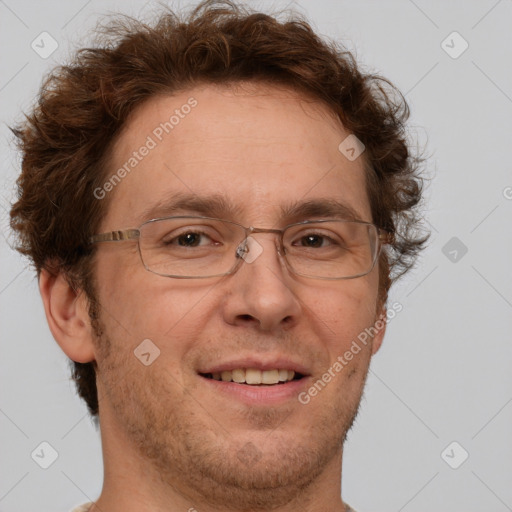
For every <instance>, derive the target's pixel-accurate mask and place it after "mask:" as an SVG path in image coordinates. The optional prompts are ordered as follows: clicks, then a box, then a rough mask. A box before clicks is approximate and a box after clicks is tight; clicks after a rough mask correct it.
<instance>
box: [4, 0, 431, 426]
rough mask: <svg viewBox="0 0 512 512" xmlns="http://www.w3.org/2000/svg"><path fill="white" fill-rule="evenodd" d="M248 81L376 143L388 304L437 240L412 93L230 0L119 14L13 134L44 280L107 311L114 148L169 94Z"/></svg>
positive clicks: (299, 24) (34, 253) (81, 389)
mask: <svg viewBox="0 0 512 512" xmlns="http://www.w3.org/2000/svg"><path fill="white" fill-rule="evenodd" d="M241 81H263V82H266V83H268V84H271V85H272V84H275V85H280V86H286V87H290V88H293V89H294V90H297V91H299V92H302V93H303V94H306V95H307V96H309V97H313V98H316V99H318V100H321V101H323V102H324V103H325V104H327V105H328V106H329V108H330V109H331V110H332V111H333V112H334V113H335V114H336V115H338V116H339V118H340V120H341V121H342V123H343V125H344V126H345V128H346V129H347V130H348V131H349V132H351V133H353V134H355V135H356V136H357V137H358V138H359V139H360V140H361V141H362V142H363V144H364V145H365V148H366V149H365V153H364V154H363V155H364V159H365V160H364V162H365V165H366V176H367V191H368V196H369V199H370V205H371V210H372V217H373V222H374V223H375V224H376V225H378V226H379V227H381V228H384V229H386V230H388V231H390V232H392V233H395V234H396V235H397V236H396V239H395V242H394V244H393V245H392V246H391V247H389V248H387V249H386V250H385V251H383V252H382V254H381V258H380V261H379V267H380V271H379V272H380V273H379V278H380V279H379V290H380V297H381V303H382V304H383V303H385V301H386V298H387V293H388V290H389V288H390V286H391V284H392V282H393V281H394V280H395V279H396V278H397V277H399V276H400V275H402V274H404V273H405V272H406V271H407V270H408V269H409V268H411V266H412V265H413V263H414V260H415V258H416V255H417V254H418V252H419V251H420V250H421V248H422V247H423V245H424V244H425V241H426V239H427V238H428V237H427V236H426V235H421V232H420V231H418V227H419V214H418V205H419V203H420V198H421V192H422V185H423V180H422V178H421V177H420V174H421V173H420V167H421V165H420V164H421V163H422V162H423V160H422V159H421V158H419V157H418V156H416V155H412V154H411V152H410V150H409V145H408V141H407V132H406V127H405V123H406V121H407V119H408V117H409V109H408V106H407V103H406V101H405V99H404V97H403V95H402V94H401V93H400V92H399V91H398V90H397V89H396V88H395V87H394V86H393V85H392V84H391V83H390V82H389V81H388V80H386V79H384V78H382V77H380V76H378V75H374V74H364V73H362V72H361V71H360V70H359V69H358V66H357V65H356V62H355V59H354V58H353V56H352V55H351V53H350V52H348V51H347V50H346V49H344V48H343V47H341V46H340V45H337V44H334V43H332V42H326V41H323V40H322V39H320V38H319V37H318V36H317V35H316V34H315V33H314V32H313V30H312V28H311V27H310V25H309V24H308V23H307V22H306V21H305V20H303V19H302V18H300V17H298V16H297V15H293V16H292V17H290V18H288V19H286V20H284V21H279V19H278V17H272V16H269V15H266V14H262V13H254V12H251V11H249V10H248V9H247V8H245V7H242V6H239V5H235V4H233V3H232V2H230V1H215V0H209V1H206V2H202V3H201V4H200V5H199V6H198V7H196V8H195V9H193V10H192V12H190V13H189V14H187V15H186V16H178V15H176V14H174V13H172V12H171V11H169V10H166V11H165V12H164V13H162V14H161V15H160V16H159V18H158V20H157V21H156V22H155V23H154V24H152V25H148V24H144V23H142V22H140V21H137V20H134V19H132V18H128V17H124V16H119V17H116V18H114V20H113V21H111V22H109V23H108V24H107V25H106V26H104V27H103V28H102V29H100V30H99V32H98V42H97V44H96V46H95V47H94V48H85V49H82V50H80V51H78V52H77V54H76V55H75V57H74V58H73V60H72V62H71V63H69V64H68V65H64V66H60V67H57V68H55V69H54V70H53V71H52V72H51V73H50V74H49V76H48V77H47V78H46V79H45V81H44V83H43V85H42V87H41V90H40V93H39V96H38V100H37V104H36V106H35V108H34V109H33V111H32V112H31V113H30V114H29V115H27V116H26V121H25V122H24V123H22V124H20V125H19V126H17V127H15V128H13V129H12V130H13V132H14V134H15V135H16V137H17V139H18V145H19V148H20V150H21V152H22V155H23V163H22V172H21V175H20V176H19V178H18V181H17V185H18V197H17V201H16V202H15V203H14V204H13V206H12V210H11V227H12V228H13V230H14V231H15V232H16V233H17V235H18V247H17V248H18V250H19V251H20V252H21V253H23V254H25V255H28V256H29V257H30V259H31V260H32V262H33V264H34V266H35V269H36V271H37V273H38V275H39V273H40V271H41V270H42V269H43V268H45V269H47V270H49V271H51V272H56V271H63V272H64V273H65V275H66V276H67V278H68V280H69V282H70V283H71V284H72V285H73V286H75V287H76V288H77V289H78V288H79V289H82V290H83V291H84V292H85V293H87V296H88V297H89V299H90V301H91V302H90V303H91V304H92V305H91V309H90V314H91V318H93V317H94V318H96V319H97V315H98V310H97V304H96V302H95V299H94V295H95V294H94V288H93V284H92V282H93V280H92V277H91V276H92V275H93V274H92V269H93V264H92V261H93V255H94V251H93V248H91V246H90V245H89V243H88V239H89V237H90V236H91V235H92V234H94V233H95V232H96V231H97V229H98V226H99V224H100V221H101V219H102V217H103V216H104V214H105V212H106V208H107V207H108V200H107V199H105V200H103V201H98V200H97V199H96V197H95V196H94V194H93V191H94V190H95V189H96V188H97V187H99V186H101V185H102V184H103V183H104V181H105V176H106V172H107V169H106V165H105V163H106V160H107V158H108V156H109V149H110V147H111V145H112V144H113V142H114V140H115V138H116V136H117V135H118V134H119V132H120V130H121V128H122V127H123V125H124V123H125V121H126V119H127V118H128V116H129V114H130V113H131V112H132V111H133V110H134V108H135V107H137V106H139V105H140V104H142V102H144V101H146V100H147V99H149V98H151V97H152V96H155V95H157V94H172V93H175V92H176V91H178V90H184V89H186V88H190V87H193V86H194V85H197V84H200V83H210V84H232V83H236V82H241ZM420 235H421V236H420ZM72 364H73V378H74V380H75V381H76V384H77V389H78V393H79V395H80V396H81V397H82V398H83V399H84V400H85V401H86V403H87V406H88V408H89V412H90V413H91V415H93V416H95V415H97V414H98V398H97V390H96V380H95V378H96V363H95V362H92V363H86V364H82V363H76V362H73V363H72Z"/></svg>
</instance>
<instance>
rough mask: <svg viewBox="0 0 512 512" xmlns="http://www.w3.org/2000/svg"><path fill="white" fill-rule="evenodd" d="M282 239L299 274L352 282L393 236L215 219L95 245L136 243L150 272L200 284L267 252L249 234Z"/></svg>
mask: <svg viewBox="0 0 512 512" xmlns="http://www.w3.org/2000/svg"><path fill="white" fill-rule="evenodd" d="M253 233H275V234H276V235H279V243H278V245H277V252H278V254H279V255H280V256H281V257H282V258H283V259H284V261H285V263H286V266H287V268H288V269H289V270H290V271H291V272H292V273H294V274H296V275H299V276H304V277H310V278H314V279H351V278H355V277H361V276H364V275H366V274H368V273H369V272H371V270H372V269H373V267H374V266H375V262H376V261H377V258H378V256H379V254H380V251H381V248H382V246H383V245H384V244H390V243H392V242H393V235H392V234H391V233H389V232H387V231H385V230H383V229H380V228H378V227H377V226H375V225H374V224H371V223H369V222H364V221H359V220H354V221H346V220H337V219H334V220H307V221H303V222H297V223H295V224H290V225H288V226H286V227H285V228H283V229H260V228H255V227H249V228H247V227H245V226H242V225H241V224H237V223H236V222H231V221H228V220H223V219H216V218H212V217H198V216H194V217H192V216H180V217H166V218H159V219H152V220H149V221H147V222H144V223H143V224H142V225H141V226H140V227H138V228H137V229H127V230H124V231H111V232H109V233H101V234H98V235H94V236H92V237H91V238H90V242H91V243H99V242H122V241H127V240H136V241H137V242H138V247H139V254H140V258H141V261H142V264H143V265H144V267H145V268H146V270H148V271H150V272H153V273H155V274H158V275H160V276H164V277H173V278H177V279H195V278H206V277H220V276H226V275H229V274H233V273H235V272H236V270H237V269H238V268H239V266H240V264H241V262H242V261H246V262H248V263H252V262H253V261H254V260H255V259H256V258H257V257H258V256H259V255H260V254H261V252H263V248H262V246H261V245H260V244H259V243H258V242H257V241H256V240H255V239H254V238H253V237H251V236H250V235H251V234H253Z"/></svg>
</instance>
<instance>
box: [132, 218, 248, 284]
mask: <svg viewBox="0 0 512 512" xmlns="http://www.w3.org/2000/svg"><path fill="white" fill-rule="evenodd" d="M140 231H141V235H140V240H139V246H140V253H141V257H142V261H143V263H144V266H145V267H146V268H147V269H148V270H150V271H151V272H154V273H156V274H160V275H163V276H172V277H213V276H219V275H224V274H226V273H228V272H229V271H230V270H231V268H232V267H233V265H234V264H235V251H236V248H237V246H238V245H239V244H240V242H241V241H242V240H243V238H244V234H245V232H244V230H243V229H242V228H241V227H240V226H237V225H236V224H234V223H231V222H228V221H221V220H217V219H205V218H199V217H181V218H177V217H176V218H172V219H161V220H153V221H149V222H147V223H146V224H144V225H143V226H142V227H141V230H140Z"/></svg>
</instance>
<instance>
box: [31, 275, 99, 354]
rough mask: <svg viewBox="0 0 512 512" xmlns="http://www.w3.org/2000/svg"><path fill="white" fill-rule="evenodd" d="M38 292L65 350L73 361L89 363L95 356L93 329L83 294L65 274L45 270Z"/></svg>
mask: <svg viewBox="0 0 512 512" xmlns="http://www.w3.org/2000/svg"><path fill="white" fill-rule="evenodd" d="M39 291H40V293H41V297H42V299H43V305H44V311H45V314H46V319H47V321H48V326H49V327H50V331H51V332H52V334H53V337H54V338H55V341H57V343H58V344H59V346H60V348H61V349H62V350H63V351H64V353H65V354H66V355H67V356H68V357H69V358H70V359H72V360H73V361H76V362H78V363H88V362H90V361H93V360H94V359H95V355H94V343H93V331H92V328H91V323H90V319H89V314H88V302H87V298H86V296H85V294H84V293H82V292H80V291H79V292H77V291H76V290H74V289H73V287H72V286H71V285H70V284H69V283H68V281H67V280H66V278H65V276H64V274H63V273H62V272H58V273H57V274H55V275H54V274H51V273H50V272H48V271H47V270H42V271H41V273H40V276H39Z"/></svg>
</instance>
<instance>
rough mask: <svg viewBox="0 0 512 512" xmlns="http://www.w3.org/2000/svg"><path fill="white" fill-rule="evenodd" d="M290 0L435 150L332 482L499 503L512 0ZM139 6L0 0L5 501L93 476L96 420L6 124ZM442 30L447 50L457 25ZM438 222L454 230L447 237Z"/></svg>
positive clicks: (442, 511) (508, 478) (95, 481)
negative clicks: (65, 337)
mask: <svg viewBox="0 0 512 512" xmlns="http://www.w3.org/2000/svg"><path fill="white" fill-rule="evenodd" d="M249 3H250V4H252V5H255V6H260V7H262V8H264V9H268V8H270V7H272V6H274V7H278V8H280V7H284V6H286V5H287V3H285V2H278V1H274V2H263V1H259V2H256V1H251V2H249ZM182 4H183V5H186V4H187V2H182ZM175 5H176V4H175ZM289 5H290V6H295V7H296V8H298V10H299V11H302V12H303V13H305V14H306V15H308V17H309V18H310V19H311V20H312V22H313V24H314V26H316V28H317V30H318V31H319V32H320V33H321V34H324V35H327V36H331V37H335V38H337V39H341V40H342V41H343V42H344V43H345V44H346V45H347V46H348V48H349V49H351V50H354V51H355V52H356V55H357V57H358V59H359V60H360V61H361V62H362V63H364V65H365V66H366V67H367V69H369V70H374V71H376V72H379V73H382V74H383V75H384V76H386V77H388V78H389V79H391V80H392V81H393V82H394V83H395V84H396V85H398V87H399V88H400V89H401V90H402V91H403V92H404V93H405V94H406V97H407V100H408V101H409V104H410V106H411V110H412V120H411V123H412V126H414V127H417V130H416V132H417V135H418V137H419V138H420V141H423V142H425V141H427V138H428V144H427V150H428V151H429V152H430V153H431V155H432V157H431V160H430V163H429V173H430V174H431V175H432V176H433V179H432V181H431V182H430V185H429V187H428V189H427V201H428V208H427V209H426V210H425V216H426V220H427V222H428V223H430V225H431V229H432V233H433V236H432V239H431V243H430V246H429V248H428V249H427V250H426V251H425V253H424V254H423V257H422V258H421V260H420V261H419V263H418V265H417V267H416V269H415V270H414V272H412V273H411V274H410V275H409V276H408V277H406V278H405V279H404V280H403V282H401V283H400V284H399V285H398V286H396V288H395V289H393V290H392V293H391V298H390V303H393V302H395V301H397V302H400V303H401V304H402V306H403V311H402V312H400V313H399V314H398V315H397V316H396V318H394V319H393V320H392V322H391V323H390V325H389V328H388V332H387V335H386V338H385V341H384V345H383V347H382V349H381V351H380V352H379V353H378V355H377V356H376V357H375V359H374V362H373V364H372V368H371V374H370V376H369V381H368V386H367V389H366V393H365V398H364V399H363V404H362V408H361V412H360V415H359V417H358V420H357V423H356V425H355V427H354V429H353V431H352V432H351V434H350V436H349V441H348V443H347V444H346V453H345V461H344V476H343V494H344V497H345V499H346V500H347V501H348V502H349V503H351V504H352V505H353V506H354V507H355V508H356V509H357V510H358V511H359V512H368V511H377V510H378V511H381V512H391V511H405V512H414V511H422V512H424V511H426V510H432V511H433V510H436V511H439V512H448V511H449V512H457V511H464V512H472V511H475V512H476V511H480V512H483V511H485V512H492V511H496V512H502V511H503V512H504V511H506V510H512V435H511V426H512V403H511V402H512V372H511V362H512V343H511V340H510V338H511V336H510V333H511V331H512V315H511V313H512V272H511V270H510V263H511V256H512V242H511V236H510V233H511V225H510V224H511V223H510V221H511V220H512V200H511V198H512V172H511V167H512V166H511V162H510V156H511V152H510V147H511V143H512V67H511V64H510V63H511V62H512V59H511V50H512V2H511V1H510V0H501V1H496V0H485V1H483V0H482V1H472V2H468V1H462V0H461V1H450V2H446V1H439V0H438V1H429V2H427V1H426V0H415V1H414V2H413V1H412V0H396V1H370V0H365V1H355V0H354V1H327V0H323V1H313V0H302V1H301V2H299V3H295V4H291V3H290V4H289ZM153 8H154V4H152V2H144V1H143V0H141V1H125V2H123V1H121V0H109V1H99V0H92V1H91V0H90V1H89V2H87V1H83V0H79V1H78V0H72V1H66V2H65V1H62V0H60V1H54V2H49V1H46V2H35V1H26V0H24V1H16V0H5V1H3V0H0V24H1V25H0V52H1V58H2V61H1V70H2V71H1V75H0V101H1V117H2V121H3V123H2V125H1V128H0V130H1V137H0V141H1V142H0V143H1V151H2V158H1V160H0V166H1V177H0V180H1V181H0V182H1V185H2V190H1V196H0V220H1V233H2V236H1V237H0V250H1V256H0V269H1V270H0V329H1V331H0V332H1V357H0V364H1V372H2V373H1V375H2V386H1V395H0V428H1V432H2V438H1V454H0V460H1V461H2V467H1V472H0V477H1V479H0V511H2V512H7V511H9V512H21V511H23V512H26V511H35V510H38V511H39V512H56V511H68V510H69V509H70V508H71V507H72V506H74V505H77V504H79V503H82V502H85V501H88V500H89V499H95V498H96V497H97V496H98V495H99V493H100V490H101V485H102V459H101V450H100V443H99V434H98V433H97V432H96V430H95V428H94V426H93V425H92V423H91V421H90V420H89V418H88V416H87V412H86V408H85V405H84V404H83V403H82V402H81V401H80V400H79V399H78V398H77V397H76V395H75V391H74V386H73V384H72V383H71V382H70V381H69V371H68V367H67V361H66V357H65V356H64V355H63V354H62V353H61V352H60V349H59V348H58V346H57V344H56V343H55V342H54V341H53V338H52V336H51V334H50V332H49V329H48V327H47V324H46V320H45V318H44V313H43V308H42V305H41V301H40V298H39V294H38V290H37V283H36V280H35V278H34V274H33V272H32V271H31V270H30V269H29V268H28V266H27V262H26V261H25V260H24V259H23V258H21V257H20V256H18V255H17V254H16V253H15V252H14V251H12V250H11V249H10V247H9V245H8V243H7V241H8V239H9V234H8V210H9V202H10V200H11V199H12V197H13V191H14V180H15V178H16V176H17V174H18V172H19V158H18V156H17V155H16V154H15V152H14V150H13V146H12V144H11V141H12V137H11V135H10V132H9V130H8V128H7V125H9V124H13V122H14V121H15V120H16V119H19V116H20V112H21V111H22V110H27V109H28V108H29V106H30V103H31V101H32V98H33V97H34V95H35V93H36V91H37V89H38V86H39V84H40V81H41V78H42V75H43V74H44V73H45V72H46V71H47V70H48V69H49V68H50V67H52V66H53V65H54V64H56V63H60V62H62V60H63V59H65V58H67V56H68V54H69V48H70V42H71V43H72V45H73V46H76V45H77V44H78V43H79V42H80V41H82V42H83V41H84V40H85V39H86V34H87V32H88V29H89V28H90V27H92V26H93V25H94V24H95V23H96V21H97V19H98V17H99V16H100V15H101V14H103V13H105V12H108V11H122V12H126V13H130V14H133V15H137V14H142V15H144V14H147V13H149V12H151V11H152V9H153ZM43 31H47V32H48V33H50V34H51V36H52V37H53V38H55V40H56V41H57V42H58V44H59V48H58V49H57V50H56V51H55V52H54V53H53V54H52V55H51V56H50V57H49V58H47V59H43V58H41V57H40V56H39V55H38V54H37V53H36V52H35V51H34V50H32V48H31V42H32V41H33V40H34V39H35V38H36V37H38V36H39V34H40V33H41V32H43ZM453 31H457V32H458V33H460V35H461V36H462V37H463V38H464V40H466V41H467V43H468V44H469V48H468V49H467V50H466V51H465V52H464V53H463V54H462V55H460V56H459V57H458V58H456V59H454V58H452V57H451V56H449V55H448V54H447V53H446V51H445V50H444V49H443V47H442V42H443V41H444V40H445V39H446V38H447V36H449V35H450V34H451V33H452V32H453ZM444 44H445V45H448V46H451V47H452V48H451V50H450V51H451V52H452V54H453V53H454V52H457V51H458V50H460V49H461V48H462V46H461V45H462V44H463V41H462V40H460V39H457V36H455V39H454V36H451V38H448V40H447V41H446V43H444ZM507 187H508V188H507ZM452 237H457V239H458V241H455V243H456V244H459V247H457V246H451V245H448V246H447V247H445V246H446V244H447V243H448V242H449V240H450V239H452ZM451 243H452V244H453V243H454V242H453V241H452V242H451ZM460 244H464V246H466V247H467V253H466V254H465V255H463V254H462V251H461V250H460V247H461V245H460ZM443 248H445V249H444V252H443ZM453 250H455V251H457V255H456V256H457V259H456V261H452V260H453V259H454V257H455V253H453ZM450 252H451V254H450ZM445 253H446V254H447V255H445ZM43 441H46V442H48V443H50V444H51V445H52V446H53V447H54V448H55V450H56V451H57V452H58V459H57V460H56V461H55V462H54V463H53V464H52V465H51V466H50V467H49V468H48V469H42V468H40V467H39V466H38V465H37V464H36V462H34V460H33V459H32V458H31V453H32V452H33V450H34V449H36V448H37V447H38V446H39V445H40V443H41V442H43ZM453 441H456V442H457V443H458V445H456V446H455V448H453V447H452V448H453V450H452V448H450V449H448V451H447V452H446V453H445V459H444V460H443V458H442V456H441V454H442V452H443V450H444V449H445V448H446V447H447V446H448V445H450V443H452V442H453ZM462 450H466V451H467V452H468V453H469V458H468V459H467V460H466V461H465V462H464V463H463V464H462V465H460V466H459V467H458V469H452V468H451V467H450V466H449V465H448V464H447V462H446V461H449V462H450V463H451V464H452V465H457V464H458V463H460V461H461V457H462V455H463V453H464V452H463V451H462ZM445 460H446V461H445Z"/></svg>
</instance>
